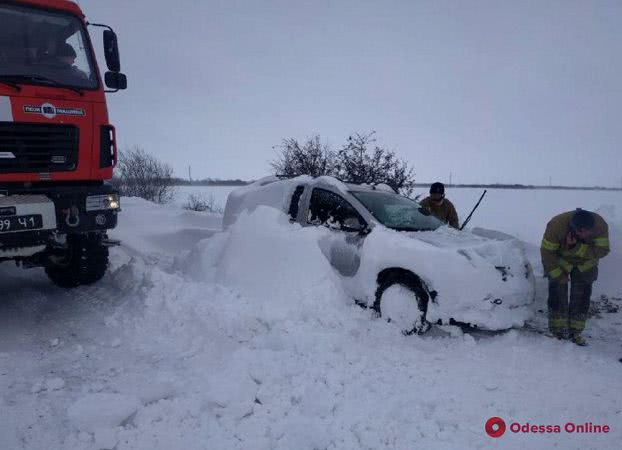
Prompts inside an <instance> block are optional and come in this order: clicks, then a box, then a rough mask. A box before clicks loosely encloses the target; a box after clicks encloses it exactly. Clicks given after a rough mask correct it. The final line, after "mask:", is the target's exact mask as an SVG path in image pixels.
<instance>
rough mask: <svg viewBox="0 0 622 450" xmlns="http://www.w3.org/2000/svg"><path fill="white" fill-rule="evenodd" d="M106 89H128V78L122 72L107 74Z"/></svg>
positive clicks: (105, 78) (105, 76)
mask: <svg viewBox="0 0 622 450" xmlns="http://www.w3.org/2000/svg"><path fill="white" fill-rule="evenodd" d="M104 81H105V82H106V87H108V88H110V89H115V90H117V91H118V90H121V89H127V77H126V76H125V74H123V73H121V72H106V74H105V75H104Z"/></svg>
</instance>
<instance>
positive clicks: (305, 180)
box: [223, 176, 535, 333]
mask: <svg viewBox="0 0 622 450" xmlns="http://www.w3.org/2000/svg"><path fill="white" fill-rule="evenodd" d="M261 205H263V206H269V207H272V208H276V209H279V210H280V211H282V212H283V213H285V214H287V215H289V218H290V221H291V222H292V223H296V224H298V225H300V226H303V227H310V226H316V227H326V228H328V230H329V232H324V233H319V234H318V236H319V238H318V244H319V246H320V248H321V250H322V252H323V254H324V255H325V256H326V257H327V259H328V260H329V261H330V264H331V265H332V266H333V267H334V269H335V270H336V272H337V273H338V274H339V276H340V278H341V280H342V282H343V286H344V288H345V290H346V292H347V293H348V294H349V295H351V296H352V297H353V298H354V299H355V301H356V302H357V303H359V304H360V305H361V306H365V307H369V308H373V309H374V310H375V311H377V313H378V314H379V315H380V316H381V317H384V318H386V319H387V320H389V321H391V322H394V323H396V324H397V325H398V326H400V327H401V328H402V330H403V331H404V332H406V333H413V332H422V331H425V330H426V329H427V328H428V327H429V323H437V324H451V323H454V322H458V323H467V324H470V325H472V326H476V327H479V328H484V329H489V330H500V329H507V328H511V327H515V326H522V325H523V324H524V321H525V320H527V319H528V318H529V317H530V315H531V313H532V304H533V302H534V296H535V281H534V276H533V272H532V269H531V266H530V265H529V263H528V261H527V259H526V257H525V252H524V248H523V246H522V243H521V242H520V241H518V240H517V239H514V238H512V237H511V236H508V235H505V234H502V233H497V232H494V231H486V230H482V229H480V230H471V231H459V230H456V229H453V228H450V227H448V226H446V225H444V224H443V223H441V222H440V221H439V220H437V219H436V218H435V217H433V216H431V215H430V214H429V213H428V211H427V210H425V209H424V208H422V207H421V206H420V205H419V204H418V203H417V202H415V201H413V200H411V199H409V198H407V197H404V196H401V195H398V194H396V193H395V192H394V191H393V190H391V188H389V187H388V186H386V185H379V186H370V185H355V184H346V183H343V182H341V181H339V180H337V179H335V178H332V177H318V178H312V177H308V176H301V177H296V178H290V179H280V178H278V177H267V178H263V179H261V180H259V181H257V182H255V183H253V184H250V185H248V186H244V187H242V188H239V189H236V190H234V191H232V192H231V193H230V194H229V197H228V199H227V204H226V207H225V214H224V219H223V227H224V229H225V230H226V229H227V228H228V227H230V226H231V225H232V224H234V222H235V221H236V218H237V217H238V216H239V215H240V214H242V213H243V212H244V211H248V212H252V211H253V210H254V209H256V208H257V207H259V206H261Z"/></svg>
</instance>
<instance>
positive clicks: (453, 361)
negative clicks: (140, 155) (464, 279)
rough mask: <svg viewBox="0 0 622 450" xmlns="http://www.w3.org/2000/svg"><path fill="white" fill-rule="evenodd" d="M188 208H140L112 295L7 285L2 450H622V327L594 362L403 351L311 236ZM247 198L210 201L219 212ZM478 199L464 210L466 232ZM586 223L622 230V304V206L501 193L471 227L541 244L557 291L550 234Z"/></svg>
mask: <svg viewBox="0 0 622 450" xmlns="http://www.w3.org/2000/svg"><path fill="white" fill-rule="evenodd" d="M186 189H188V188H180V194H178V199H177V201H176V205H171V206H168V207H161V206H156V205H152V204H149V203H147V202H144V201H142V200H138V199H124V200H123V203H122V206H123V212H122V215H121V217H120V222H119V223H120V225H119V228H118V229H117V230H115V231H114V233H113V237H115V238H118V239H121V240H123V245H122V246H121V247H119V248H115V249H113V250H112V257H111V270H110V272H109V273H108V274H107V275H106V277H105V278H104V280H102V282H100V283H99V284H97V285H95V286H92V287H84V288H79V289H77V290H74V291H64V290H61V289H58V288H55V287H53V286H51V285H50V283H49V282H48V281H47V280H46V278H45V276H44V274H43V272H42V271H41V270H40V269H33V270H29V271H22V270H21V269H17V268H14V267H12V266H10V265H8V264H3V265H0V280H1V281H0V283H2V284H1V285H2V288H3V289H2V291H3V294H2V296H1V297H0V449H5V448H6V449H21V448H27V449H104V448H110V449H112V448H115V449H177V448H180V449H181V448H183V449H217V450H220V449H283V450H294V449H295V450H298V449H380V448H390V449H413V448H443V449H445V448H446V449H456V448H521V449H524V448H536V449H537V448H551V447H556V448H564V449H566V448H577V449H579V448H580V449H586V448H618V446H619V442H620V441H621V439H622V425H621V424H622V420H621V419H622V377H621V375H622V364H620V363H619V362H618V359H619V358H621V357H622V315H621V314H622V313H617V314H608V313H604V312H603V313H601V314H599V315H598V316H596V317H593V318H591V319H590V320H589V321H588V329H587V330H586V334H587V335H588V336H590V337H591V338H590V344H591V345H590V346H589V347H585V348H580V347H577V346H574V345H572V344H569V343H566V342H559V341H556V340H552V339H550V338H547V337H545V336H543V335H541V334H539V333H536V332H533V331H527V330H522V329H521V330H510V331H508V332H504V333H496V334H484V333H476V334H463V333H462V331H461V330H460V329H457V328H445V329H444V330H439V329H433V330H432V331H431V332H430V333H428V334H427V335H425V336H421V337H417V336H411V337H405V336H402V335H401V334H400V333H399V332H397V330H396V328H395V327H394V326H393V325H391V324H388V323H386V322H385V321H383V320H379V319H375V318H373V317H372V315H371V313H370V312H369V311H366V310H363V309H361V308H359V307H358V306H356V305H354V304H353V302H352V300H351V299H349V298H347V297H346V296H345V295H344V294H343V292H342V290H341V285H340V283H339V280H338V279H337V278H336V275H335V273H334V272H333V270H332V269H331V267H330V266H329V265H328V264H327V262H326V260H325V258H324V256H323V255H322V253H321V251H320V250H319V248H318V246H317V241H316V239H315V237H314V233H313V230H303V229H300V228H298V227H296V226H295V225H290V224H288V223H287V222H286V221H285V222H284V223H280V224H279V222H278V220H277V218H276V217H275V214H274V213H273V212H271V211H269V210H266V209H258V210H257V211H256V212H255V216H254V217H253V219H254V220H252V221H245V223H242V224H240V225H239V226H234V227H232V228H231V229H230V230H229V231H228V232H226V233H222V232H219V228H220V221H221V217H220V216H218V215H210V214H201V213H194V212H189V211H184V210H183V209H181V208H180V207H179V205H180V204H181V203H183V201H184V200H185V199H183V194H184V193H185V190H186ZM191 189H195V188H191ZM230 189H231V188H201V190H202V191H205V192H207V193H208V194H209V193H210V192H212V193H214V197H215V200H216V202H217V203H220V204H221V205H222V206H224V200H225V199H226V193H227V192H228V191H229V190H230ZM479 193H480V190H477V189H459V190H458V189H457V190H454V191H450V192H448V196H449V198H451V200H452V201H454V203H455V204H456V206H457V208H458V211H459V213H460V215H461V218H464V216H465V215H466V213H467V212H468V210H470V208H471V206H472V205H473V204H474V202H475V201H476V200H477V198H478V196H479ZM180 197H182V198H181V199H180ZM576 206H582V207H585V208H587V209H594V210H599V211H601V212H602V213H603V215H604V216H605V217H606V218H607V219H608V220H609V223H610V225H611V227H612V230H611V231H612V232H611V239H612V245H613V252H612V254H611V255H609V256H608V257H607V258H606V259H605V260H603V261H602V263H601V270H600V274H601V275H600V279H599V281H598V282H597V284H596V285H595V297H594V298H598V297H599V296H600V294H606V295H608V296H609V297H610V298H615V297H622V281H621V279H620V277H619V267H620V263H621V262H622V217H620V214H622V194H621V193H618V192H597V191H512V190H490V191H489V192H488V194H487V197H486V199H485V200H484V202H483V203H482V206H481V208H480V209H479V210H478V212H477V213H476V215H475V217H474V218H473V221H472V222H471V225H472V226H484V227H486V228H493V229H498V230H501V231H504V232H508V233H511V234H515V235H517V236H518V237H520V238H521V239H523V240H525V241H526V242H527V244H528V246H529V254H530V257H531V258H532V260H533V261H532V262H533V264H534V267H535V268H536V271H539V272H541V268H540V264H539V260H538V258H539V255H538V251H537V244H538V243H539V240H540V238H541V235H542V232H543V229H544V225H545V223H546V221H547V220H548V219H549V218H550V217H551V216H552V215H553V214H555V213H558V212H561V211H563V210H566V209H571V208H574V207H576ZM616 213H617V214H618V216H616ZM545 291H546V285H545V283H544V282H543V281H542V280H540V283H539V285H538V302H539V304H538V307H539V308H543V307H544V302H545V297H546V294H545ZM611 302H612V303H613V304H617V305H620V304H622V302H621V301H619V300H611ZM599 304H601V305H603V302H600V303H599ZM544 320H545V316H544V315H543V314H541V313H539V314H537V317H536V320H535V323H536V324H538V325H541V324H542V323H543V321H544ZM492 416H500V417H502V418H503V419H505V421H506V423H507V425H508V431H507V432H506V433H505V435H504V436H502V437H500V438H499V439H493V438H490V437H488V436H487V435H486V433H485V431H484V424H485V422H486V420H487V419H488V418H490V417H492ZM513 422H519V423H520V424H521V425H524V424H526V423H529V424H530V425H561V426H562V430H561V433H537V432H536V433H533V432H530V433H514V432H512V431H510V430H509V427H510V424H511V423H513ZM567 422H573V423H575V424H584V423H586V422H591V423H593V424H598V425H608V426H609V427H610V428H611V429H610V431H609V433H600V434H595V433H568V432H566V431H564V424H566V423H567Z"/></svg>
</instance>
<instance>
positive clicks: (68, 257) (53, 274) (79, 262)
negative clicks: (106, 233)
mask: <svg viewBox="0 0 622 450" xmlns="http://www.w3.org/2000/svg"><path fill="white" fill-rule="evenodd" d="M107 268H108V248H107V247H104V246H103V245H102V241H101V236H99V235H80V234H71V235H69V236H67V249H66V250H65V253H64V254H62V255H58V256H54V257H52V258H51V259H50V261H49V262H48V264H47V265H46V267H45V273H46V274H47V276H48V277H49V278H50V280H52V282H53V283H54V284H56V285H57V286H60V287H64V288H74V287H77V286H80V285H81V284H92V283H95V282H96V281H99V280H101V278H102V277H103V276H104V274H105V273H106V269H107Z"/></svg>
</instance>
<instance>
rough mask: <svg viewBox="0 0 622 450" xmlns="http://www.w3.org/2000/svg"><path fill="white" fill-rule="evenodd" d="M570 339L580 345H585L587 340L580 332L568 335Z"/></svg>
mask: <svg viewBox="0 0 622 450" xmlns="http://www.w3.org/2000/svg"><path fill="white" fill-rule="evenodd" d="M570 340H571V341H572V342H574V343H575V344H577V345H580V346H581V347H585V346H586V345H587V340H586V339H585V338H584V337H583V336H581V335H580V334H572V335H571V336H570Z"/></svg>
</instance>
